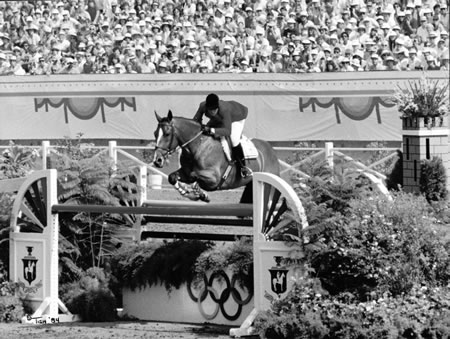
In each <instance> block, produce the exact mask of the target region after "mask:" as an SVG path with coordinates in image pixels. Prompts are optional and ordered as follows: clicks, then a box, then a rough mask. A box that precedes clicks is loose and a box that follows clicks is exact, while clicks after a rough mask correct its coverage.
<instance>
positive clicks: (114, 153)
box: [108, 140, 117, 168]
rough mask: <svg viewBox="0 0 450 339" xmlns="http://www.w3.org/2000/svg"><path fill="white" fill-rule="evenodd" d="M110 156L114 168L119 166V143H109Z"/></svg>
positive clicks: (112, 141)
mask: <svg viewBox="0 0 450 339" xmlns="http://www.w3.org/2000/svg"><path fill="white" fill-rule="evenodd" d="M108 154H109V157H110V158H111V159H112V161H113V166H114V168H115V167H116V166H117V141H115V140H110V141H109V142H108Z"/></svg>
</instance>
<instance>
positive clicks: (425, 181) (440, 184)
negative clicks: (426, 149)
mask: <svg viewBox="0 0 450 339" xmlns="http://www.w3.org/2000/svg"><path fill="white" fill-rule="evenodd" d="M446 184H447V175H446V170H445V167H444V164H443V162H442V158H440V157H433V158H432V159H431V160H426V159H425V160H422V162H421V164H420V182H419V185H420V192H421V193H422V194H424V195H425V198H426V199H427V201H428V202H432V201H441V200H445V199H446V198H447V195H448V192H447V187H446Z"/></svg>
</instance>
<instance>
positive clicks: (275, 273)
mask: <svg viewBox="0 0 450 339" xmlns="http://www.w3.org/2000/svg"><path fill="white" fill-rule="evenodd" d="M273 258H274V259H275V262H276V266H273V267H272V268H270V269H269V272H270V279H271V284H270V286H271V289H272V291H273V292H274V293H276V294H277V295H278V298H280V296H281V294H283V293H285V292H286V290H287V274H288V272H289V270H288V269H287V268H286V267H284V266H281V260H282V259H283V257H281V256H274V257H273Z"/></svg>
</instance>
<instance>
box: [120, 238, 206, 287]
mask: <svg viewBox="0 0 450 339" xmlns="http://www.w3.org/2000/svg"><path fill="white" fill-rule="evenodd" d="M211 247H212V243H211V242H208V241H200V240H189V241H187V240H177V241H172V242H161V241H154V242H150V241H148V242H141V243H139V244H129V245H125V246H123V248H121V249H119V250H118V252H117V253H116V254H115V255H114V256H113V257H112V260H111V268H112V272H113V274H114V275H115V276H116V277H120V278H121V281H122V282H123V286H124V287H129V288H131V289H132V290H134V289H136V288H144V287H146V286H153V285H157V284H161V285H164V287H165V288H166V289H167V290H168V291H170V290H171V289H172V288H179V287H180V286H181V285H182V284H183V283H186V282H188V281H189V280H191V279H192V277H193V274H194V268H195V262H196V260H197V258H198V257H199V256H200V254H201V253H203V252H205V251H206V250H208V249H210V248H211Z"/></svg>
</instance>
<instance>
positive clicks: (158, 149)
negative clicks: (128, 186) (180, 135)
mask: <svg viewBox="0 0 450 339" xmlns="http://www.w3.org/2000/svg"><path fill="white" fill-rule="evenodd" d="M155 116H156V119H157V120H158V127H157V128H156V130H155V140H156V146H155V154H154V157H153V164H154V165H155V166H156V167H159V168H161V167H163V166H164V162H165V160H166V159H167V157H168V156H169V155H170V154H172V153H173V152H175V150H176V149H177V146H178V139H177V136H176V135H175V127H174V122H173V116H172V111H170V110H169V113H168V114H167V117H164V118H161V117H160V116H159V115H158V113H156V111H155Z"/></svg>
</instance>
